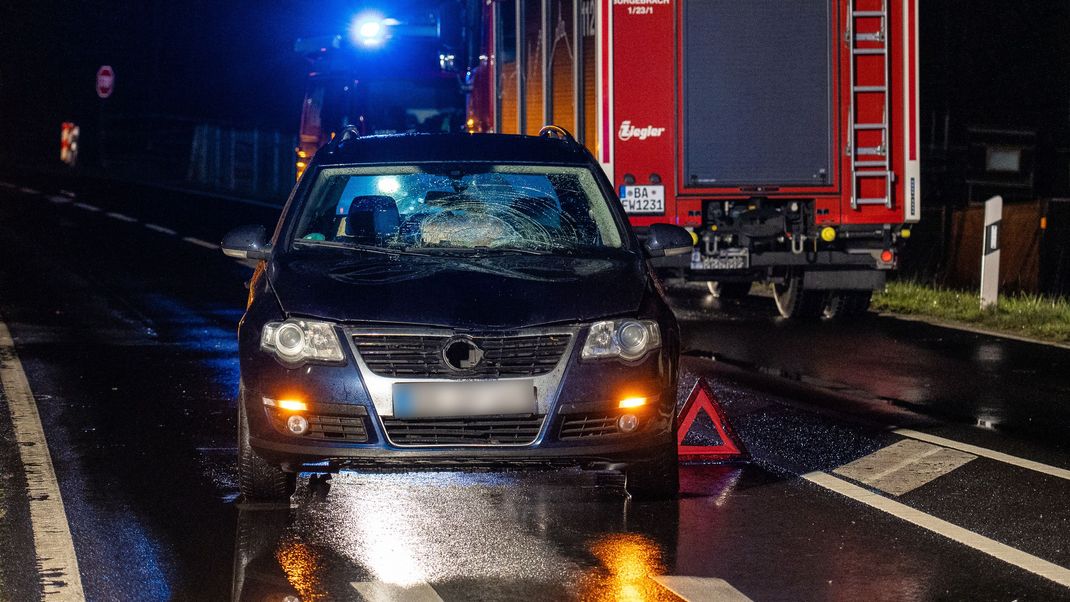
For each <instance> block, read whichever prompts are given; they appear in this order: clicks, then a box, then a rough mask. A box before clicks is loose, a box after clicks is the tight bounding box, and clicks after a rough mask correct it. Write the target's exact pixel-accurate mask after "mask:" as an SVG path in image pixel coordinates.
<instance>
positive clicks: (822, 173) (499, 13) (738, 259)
mask: <svg viewBox="0 0 1070 602" xmlns="http://www.w3.org/2000/svg"><path fill="white" fill-rule="evenodd" d="M484 6H485V10H484V14H483V23H484V35H483V52H482V56H481V57H480V59H481V60H480V62H479V64H478V66H477V67H475V69H474V71H473V73H472V74H470V78H469V79H470V82H471V84H472V93H471V94H470V97H469V102H468V125H469V128H470V129H471V130H472V131H496V132H505V133H529V134H530V133H535V132H537V131H538V130H539V128H540V127H541V126H542V125H543V124H546V123H554V124H557V125H560V126H563V127H565V128H566V129H568V130H570V131H572V132H573V133H574V136H575V138H576V139H577V140H578V141H580V142H582V143H583V144H585V145H587V147H588V148H589V149H590V150H591V152H592V153H594V154H595V155H596V156H597V157H598V159H599V161H600V162H601V163H602V165H603V167H604V168H605V170H606V173H607V174H608V175H609V177H610V179H611V180H612V181H613V182H614V184H615V185H616V186H617V187H618V190H619V191H620V196H621V201H622V202H623V203H624V206H625V208H626V209H627V211H628V212H629V213H630V214H631V216H632V218H631V219H632V223H633V225H634V226H635V227H637V228H638V229H639V232H640V235H642V233H643V229H644V228H645V227H648V226H649V225H650V224H653V223H658V222H668V223H674V224H679V225H681V226H685V227H688V228H689V229H691V230H692V231H693V232H694V235H695V243H696V244H695V249H694V251H693V253H692V254H691V256H690V257H686V256H685V257H684V258H682V261H681V262H678V263H676V264H661V265H659V268H661V269H664V270H668V271H670V272H674V273H675V274H676V275H678V276H682V277H685V278H687V279H688V280H694V281H704V282H706V283H708V286H709V287H710V290H711V292H712V293H714V294H716V295H719V296H720V297H722V298H730V297H739V296H743V295H746V294H747V293H748V292H749V290H750V288H751V284H752V283H753V282H768V283H771V284H773V290H774V296H775V299H776V302H777V306H778V308H779V310H780V313H781V314H782V315H784V316H785V317H818V316H821V315H822V314H824V315H826V316H829V317H832V316H845V315H850V314H856V313H860V312H863V311H865V310H866V309H867V308H868V305H869V300H870V296H871V293H872V291H874V290H877V289H880V288H882V287H883V285H884V281H885V275H886V274H887V272H888V270H891V269H893V268H894V267H895V266H896V262H897V251H898V247H899V245H900V244H901V241H902V240H903V239H905V238H908V237H909V236H910V229H909V228H910V225H911V224H912V223H914V222H916V221H917V220H918V218H919V215H920V208H919V200H920V191H919V180H920V169H919V137H918V3H917V0H790V1H787V0H746V1H738V0H570V1H566V0H538V1H535V0H493V1H488V2H486V3H485V4H484Z"/></svg>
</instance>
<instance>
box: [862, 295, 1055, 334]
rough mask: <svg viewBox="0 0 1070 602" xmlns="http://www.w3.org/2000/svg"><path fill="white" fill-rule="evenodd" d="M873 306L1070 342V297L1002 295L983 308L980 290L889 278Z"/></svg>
mask: <svg viewBox="0 0 1070 602" xmlns="http://www.w3.org/2000/svg"><path fill="white" fill-rule="evenodd" d="M873 309H875V310H877V311H887V312H893V313H898V314H910V315H916V316H928V317H931V318H937V319H940V320H947V321H950V322H962V323H965V324H970V325H974V326H978V327H981V328H987V329H990V330H998V331H1001V332H1006V333H1009V334H1016V335H1020V336H1026V337H1032V338H1036V339H1043V340H1046V341H1054V342H1058V343H1068V342H1070V301H1067V300H1066V299H1056V298H1052V297H1042V296H1039V295H1027V294H1015V295H1000V297H999V304H998V306H997V307H996V308H995V309H990V310H985V311H982V310H981V307H980V296H979V294H978V293H977V292H963V291H957V290H951V289H944V288H937V287H934V286H931V285H927V284H919V283H917V282H889V283H888V288H887V290H886V291H885V292H883V293H878V294H876V295H874V297H873Z"/></svg>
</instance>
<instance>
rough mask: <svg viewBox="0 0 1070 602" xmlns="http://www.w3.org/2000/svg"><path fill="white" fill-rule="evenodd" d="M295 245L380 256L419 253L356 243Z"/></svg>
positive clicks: (297, 243)
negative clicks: (363, 252)
mask: <svg viewBox="0 0 1070 602" xmlns="http://www.w3.org/2000/svg"><path fill="white" fill-rule="evenodd" d="M294 244H295V245H302V246H308V247H327V248H330V249H345V250H351V251H365V252H367V253H378V254H380V255H420V253H413V252H412V251H409V250H408V249H393V248H390V247H377V246H375V245H362V244H357V243H345V242H335V241H332V240H300V239H299V240H295V241H294Z"/></svg>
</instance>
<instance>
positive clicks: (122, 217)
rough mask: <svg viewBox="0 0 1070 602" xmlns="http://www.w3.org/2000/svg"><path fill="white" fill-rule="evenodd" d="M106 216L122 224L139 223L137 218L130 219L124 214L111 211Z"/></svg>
mask: <svg viewBox="0 0 1070 602" xmlns="http://www.w3.org/2000/svg"><path fill="white" fill-rule="evenodd" d="M104 215H106V216H108V217H110V218H114V219H117V220H119V221H121V222H128V223H134V222H136V221H137V218H136V217H130V216H129V215H124V214H122V213H116V212H114V211H109V212H107V213H105V214H104Z"/></svg>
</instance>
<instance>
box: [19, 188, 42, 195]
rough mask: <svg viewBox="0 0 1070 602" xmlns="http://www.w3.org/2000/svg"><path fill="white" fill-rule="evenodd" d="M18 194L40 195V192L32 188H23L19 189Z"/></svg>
mask: <svg viewBox="0 0 1070 602" xmlns="http://www.w3.org/2000/svg"><path fill="white" fill-rule="evenodd" d="M19 192H21V193H23V194H41V191H40V190H34V189H33V188H27V187H25V186H22V187H20V188H19Z"/></svg>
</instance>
